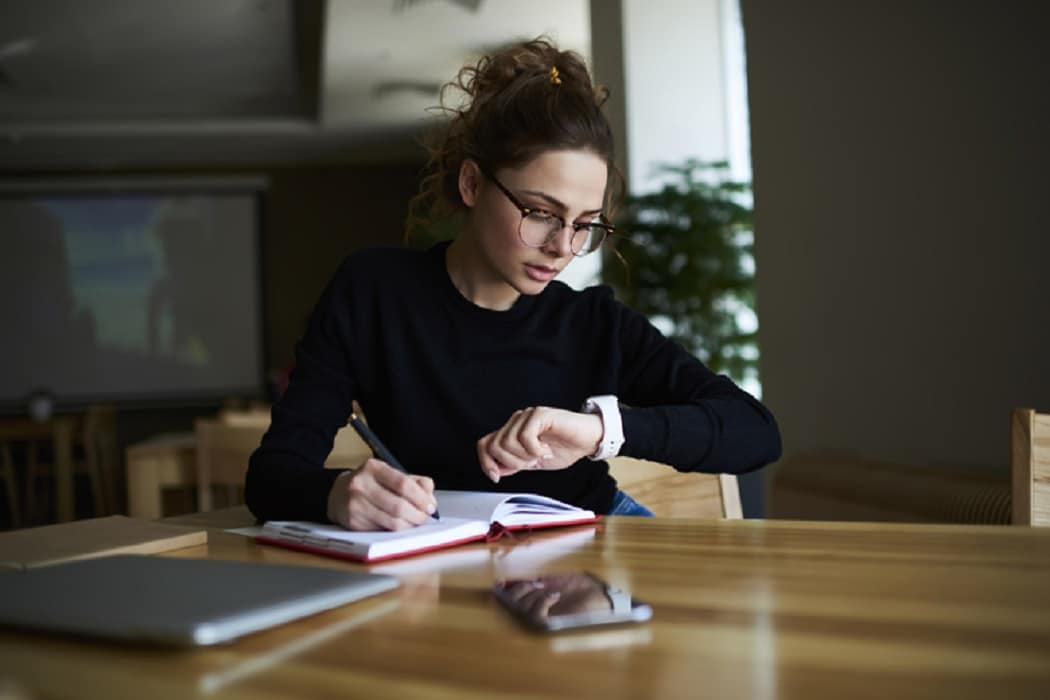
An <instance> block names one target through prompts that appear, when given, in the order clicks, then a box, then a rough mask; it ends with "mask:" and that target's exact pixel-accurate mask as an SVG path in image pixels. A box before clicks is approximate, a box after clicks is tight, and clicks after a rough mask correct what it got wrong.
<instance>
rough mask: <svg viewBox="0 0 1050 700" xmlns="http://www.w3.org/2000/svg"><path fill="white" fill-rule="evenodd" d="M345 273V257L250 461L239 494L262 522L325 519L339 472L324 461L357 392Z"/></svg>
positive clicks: (309, 326)
mask: <svg viewBox="0 0 1050 700" xmlns="http://www.w3.org/2000/svg"><path fill="white" fill-rule="evenodd" d="M350 276H351V272H350V269H349V264H348V263H344V264H343V266H342V267H341V268H340V270H339V272H337V273H336V275H335V276H334V277H333V279H332V281H331V282H330V283H329V285H328V287H327V288H326V289H325V291H324V294H323V295H322V296H321V299H320V301H318V303H317V306H316V307H315V308H314V311H313V313H312V315H311V317H310V320H309V322H308V323H307V328H306V331H305V333H304V334H303V337H302V338H301V339H300V340H299V342H298V343H297V344H296V349H295V368H294V369H293V370H292V373H291V376H290V377H289V382H288V389H287V390H286V391H285V394H284V396H283V397H282V398H281V400H280V401H278V402H277V403H276V404H274V407H273V411H272V417H271V422H270V428H269V430H268V431H267V432H266V434H265V435H264V436H263V439H262V443H261V444H260V446H259V447H258V449H256V450H255V452H254V453H253V454H252V457H251V459H250V460H249V464H248V473H247V476H246V479H245V487H244V499H245V502H246V503H247V505H248V508H249V509H250V510H251V512H252V514H254V515H255V517H257V518H259V519H260V520H319V521H322V522H323V521H326V520H327V519H328V518H327V502H328V493H329V491H331V488H332V483H333V482H334V481H335V479H336V477H338V476H339V474H340V473H341V472H340V470H336V469H325V468H324V463H325V460H326V459H327V458H328V455H329V453H330V452H331V450H332V444H333V441H334V439H335V434H336V432H337V431H338V430H339V429H340V428H341V427H342V426H343V425H345V423H346V419H347V416H349V415H350V411H351V409H352V402H353V399H354V394H355V385H354V381H353V378H352V374H351V369H350V364H349V362H348V355H347V348H348V346H349V344H348V337H349V330H348V329H349V328H350V317H351V308H350V304H349V298H350V294H351V290H350V287H349V284H348V278H349V277H350Z"/></svg>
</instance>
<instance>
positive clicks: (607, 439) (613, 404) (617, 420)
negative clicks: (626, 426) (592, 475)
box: [581, 394, 624, 460]
mask: <svg viewBox="0 0 1050 700" xmlns="http://www.w3.org/2000/svg"><path fill="white" fill-rule="evenodd" d="M581 410H582V411H583V412H584V413H593V414H597V415H600V416H601V418H602V427H603V430H604V432H603V434H602V439H601V442H600V443H598V451H597V452H595V453H594V454H593V455H591V456H590V457H589V459H593V460H599V459H609V458H610V457H615V456H616V455H618V454H620V448H621V447H623V440H624V438H623V419H622V418H621V416H620V402H619V400H617V398H616V397H615V396H613V395H612V394H604V395H602V396H592V397H590V398H589V399H587V400H586V401H584V402H583V408H582V409H581Z"/></svg>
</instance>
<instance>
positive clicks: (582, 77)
mask: <svg viewBox="0 0 1050 700" xmlns="http://www.w3.org/2000/svg"><path fill="white" fill-rule="evenodd" d="M457 92H458V93H461V95H462V100H461V102H460V103H459V104H458V105H456V106H449V103H448V97H449V94H450V93H457ZM608 94H609V93H608V90H607V89H606V88H605V87H603V86H600V85H595V84H594V83H593V82H592V81H591V75H590V72H589V71H588V70H587V66H586V64H585V63H584V60H583V58H582V57H581V56H580V55H579V54H577V53H575V52H573V51H561V50H559V49H558V48H557V47H556V46H555V45H554V44H553V42H551V41H550V40H549V39H547V38H546V37H539V38H536V39H533V40H531V41H526V42H523V43H519V44H514V45H512V46H508V47H506V48H504V49H502V50H500V51H498V52H496V53H493V54H492V55H489V56H484V57H482V58H481V59H480V60H478V62H477V63H476V64H474V65H468V66H465V67H464V68H462V69H461V70H460V71H459V74H458V75H457V76H456V77H455V78H454V79H453V80H451V81H450V82H448V83H446V84H445V85H444V86H443V87H442V88H441V93H440V99H439V104H438V105H437V106H436V107H435V108H434V109H435V110H437V111H439V112H442V113H444V114H446V115H448V116H449V117H451V118H450V119H449V120H448V122H447V123H445V124H444V125H443V127H441V128H439V129H438V130H437V131H435V132H433V133H432V134H430V136H429V138H428V139H427V141H426V142H425V143H424V145H425V146H426V148H427V151H428V153H429V156H430V158H429V160H428V162H427V166H426V168H425V170H424V176H423V177H422V179H421V180H420V183H419V191H418V192H417V193H416V195H415V196H414V197H413V198H412V200H411V202H410V203H409V210H408V217H407V219H406V222H405V238H406V240H408V239H410V238H411V237H412V235H413V232H415V231H418V230H421V229H426V228H428V227H431V226H433V225H434V224H435V223H437V222H439V221H442V220H444V219H446V218H448V217H449V216H451V215H453V214H456V213H458V212H460V211H462V210H463V208H464V206H463V202H462V200H461V199H460V194H459V170H460V166H461V165H462V164H463V161H465V160H467V159H472V160H475V161H477V162H478V164H479V165H481V166H482V167H483V168H486V169H488V171H489V172H494V171H495V170H498V169H499V168H503V167H508V166H509V167H516V166H520V165H522V164H524V163H527V162H528V161H530V160H532V159H533V158H535V157H536V156H538V155H540V154H541V153H543V152H546V151H551V150H586V151H591V152H592V153H594V154H595V155H597V156H599V157H601V158H602V159H603V160H605V162H606V164H607V165H608V167H609V179H610V185H611V186H610V187H609V188H608V190H609V194H608V195H607V197H608V199H609V200H610V205H611V206H612V205H615V203H616V201H617V200H618V199H619V196H620V193H621V192H622V189H623V176H622V175H621V174H620V172H619V170H618V169H617V168H616V165H615V163H614V162H613V158H614V155H615V150H614V142H613V134H612V128H611V127H610V126H609V122H608V120H607V119H606V118H605V114H604V113H603V112H602V109H601V107H602V104H603V103H604V102H605V100H606V98H607V97H608Z"/></svg>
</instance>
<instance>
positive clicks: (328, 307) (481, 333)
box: [245, 244, 780, 521]
mask: <svg viewBox="0 0 1050 700" xmlns="http://www.w3.org/2000/svg"><path fill="white" fill-rule="evenodd" d="M447 247H448V245H447V244H439V245H437V246H435V247H433V248H431V249H430V250H428V251H426V252H416V251H409V250H397V249H374V250H367V251H362V252H360V253H356V254H354V255H351V256H350V257H349V258H347V260H346V261H345V262H344V263H343V265H342V266H341V267H340V269H339V271H338V272H337V273H336V275H335V277H334V278H333V279H332V280H331V282H330V283H329V285H328V287H327V289H326V290H325V292H324V294H323V295H322V297H321V299H320V301H319V302H318V304H317V307H316V308H315V309H314V312H313V314H312V316H311V318H310V320H309V323H308V325H307V329H306V332H305V334H304V335H303V338H302V339H301V340H300V341H299V343H298V344H297V346H296V366H295V369H294V370H293V372H292V375H291V378H290V381H289V386H288V390H287V392H286V393H285V395H284V396H283V397H282V398H281V400H280V401H279V402H277V403H276V404H275V405H274V407H273V420H272V423H271V426H270V429H269V431H268V432H267V433H266V435H265V436H264V437H263V440H262V444H261V445H260V447H259V448H258V449H257V450H256V452H255V453H254V454H253V455H252V458H251V461H250V465H249V468H248V474H247V480H246V485H245V499H246V501H247V503H248V507H249V508H250V509H251V511H252V513H254V514H255V516H256V517H258V518H260V519H261V520H275V519H299V520H322V521H323V520H325V519H326V503H327V495H328V492H329V490H330V489H331V486H332V482H333V481H334V480H335V478H336V476H338V474H339V472H338V471H337V470H331V469H324V468H323V464H324V461H325V459H326V458H327V456H328V453H329V452H330V451H331V448H332V441H333V439H334V436H335V433H336V431H337V430H338V429H339V428H341V427H342V426H343V425H344V424H345V423H346V420H347V417H348V416H349V415H350V412H351V401H352V400H354V399H356V400H357V401H358V402H359V403H360V405H361V407H362V409H363V411H364V414H365V415H366V416H367V418H368V423H369V425H370V426H371V427H372V428H373V430H375V432H376V434H378V435H379V436H380V438H381V439H382V440H383V441H384V442H385V443H386V444H387V446H388V447H389V448H390V450H391V451H392V452H393V453H394V454H395V455H397V457H398V459H400V461H401V463H402V464H403V465H404V466H405V467H406V468H407V469H408V470H409V471H410V472H412V473H415V474H426V475H428V476H431V477H433V479H434V481H435V483H436V484H437V488H441V489H473V490H490V491H491V490H499V491H527V492H534V493H541V494H545V495H548V496H552V497H554V498H557V499H560V500H563V501H566V502H568V503H573V504H576V505H579V506H582V507H585V508H590V509H592V510H594V511H595V512H599V513H605V512H608V510H609V507H610V505H611V503H612V499H613V495H614V494H615V490H616V485H615V482H614V481H613V479H612V478H611V477H610V476H609V473H608V465H606V464H605V463H604V462H595V461H591V460H588V459H583V460H580V461H579V462H577V463H576V464H574V465H572V466H571V467H570V468H568V469H564V470H559V471H527V472H520V473H518V474H515V475H513V476H510V477H505V478H503V479H500V482H499V483H498V484H493V483H492V482H491V481H489V479H488V478H487V477H486V476H485V475H484V474H483V473H482V471H481V467H480V466H479V463H478V458H477V453H476V448H475V444H476V442H477V440H478V439H479V438H481V437H482V436H484V435H485V434H487V433H489V432H491V431H493V430H496V429H497V428H499V427H500V426H501V425H503V423H504V422H505V421H506V420H507V419H508V418H509V417H510V415H511V414H512V413H513V412H514V411H515V410H517V409H519V408H524V407H527V406H553V407H557V408H565V409H569V410H573V411H578V410H580V407H581V406H582V404H583V402H584V400H585V399H586V398H587V397H588V396H593V395H596V394H615V395H616V396H618V397H619V399H620V401H621V402H622V403H624V404H626V405H627V406H629V407H630V408H626V407H625V408H624V410H623V428H624V435H625V438H626V442H625V443H624V445H623V448H622V449H621V452H620V453H621V454H623V455H627V456H630V457H639V458H644V459H651V460H655V461H658V462H665V463H667V464H670V465H673V466H674V467H675V468H676V469H679V470H681V471H703V472H731V473H740V472H745V471H749V470H752V469H757V468H758V467H761V466H762V465H764V464H767V463H769V462H772V461H774V460H776V459H777V458H778V457H779V455H780V433H779V431H778V429H777V425H776V422H775V421H774V419H773V416H772V414H771V413H770V412H769V411H768V410H767V409H766V408H765V407H764V406H763V405H762V404H761V403H760V402H759V401H758V400H756V399H755V398H753V397H752V396H750V395H749V394H747V393H746V392H744V391H742V390H741V389H739V388H738V387H737V386H736V385H735V384H733V382H731V381H730V380H729V379H728V378H726V377H724V376H721V375H716V374H714V373H713V372H711V371H710V370H709V369H708V368H707V367H705V366H704V365H703V364H702V363H701V362H700V361H699V360H697V359H696V358H695V357H693V356H692V355H690V354H689V353H688V352H686V351H685V350H684V349H683V348H682V347H681V346H680V345H678V344H677V343H675V342H673V341H671V340H668V339H667V338H665V337H664V336H663V335H661V334H660V332H659V331H657V330H656V329H655V328H654V327H653V326H652V325H651V324H650V323H649V321H648V320H647V319H646V318H645V317H644V316H641V315H639V314H637V313H635V312H634V311H632V310H630V309H628V308H627V307H625V306H624V305H622V304H620V303H619V302H617V301H616V300H615V299H614V298H613V294H612V291H611V290H610V289H609V288H608V287H605V286H601V287H593V288H590V289H586V290H584V291H582V292H577V291H574V290H572V289H570V288H569V287H567V286H566V285H564V284H562V283H560V282H557V281H553V282H551V283H550V284H548V285H547V287H546V289H544V291H543V292H541V293H540V294H538V295H535V296H524V295H523V296H521V297H519V299H518V300H517V302H516V303H515V304H514V306H513V307H511V308H510V309H508V310H506V311H492V310H489V309H484V308H481V307H478V306H475V305H474V304H472V303H471V302H470V301H468V300H467V299H465V298H464V297H463V296H462V295H461V294H460V293H459V291H458V290H457V289H456V288H455V286H453V284H452V282H451V280H450V279H449V277H448V273H447V271H446V268H445V251H446V249H447Z"/></svg>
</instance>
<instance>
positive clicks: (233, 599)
mask: <svg viewBox="0 0 1050 700" xmlns="http://www.w3.org/2000/svg"><path fill="white" fill-rule="evenodd" d="M397 585H398V581H397V579H396V578H394V577H392V576H385V575H381V574H369V573H364V572H359V571H346V570H340V569H329V568H321V567H306V566H287V565H278V564H262V563H254V562H232V561H216V560H210V559H175V558H170V557H155V556H154V557H151V556H135V555H126V556H113V557H103V558H99V559H87V560H83V561H75V562H69V563H65V564H55V565H53V566H47V567H43V568H39V569H29V570H27V571H11V572H6V573H0V625H2V626H14V627H21V628H29V629H36V630H44V631H50V632H65V633H73V634H82V635H90V636H94V637H107V638H111V639H120V640H127V641H134V642H154V643H161V644H173V645H204V644H217V643H220V642H227V641H230V640H232V639H235V638H237V637H240V636H241V635H244V634H248V633H250V632H256V631H258V630H262V629H265V628H267V627H273V626H275V625H279V624H282V623H285V622H289V621H291V620H295V619H297V618H300V617H304V616H306V615H312V614H314V613H317V612H320V611H322V610H328V609H330V608H334V607H337V606H340V605H344V604H346V603H350V602H352V601H355V600H359V599H361V598H364V597H366V596H370V595H374V594H377V593H381V592H383V591H388V590H390V589H392V588H396V587H397Z"/></svg>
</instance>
